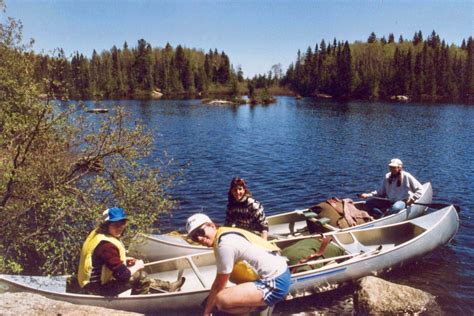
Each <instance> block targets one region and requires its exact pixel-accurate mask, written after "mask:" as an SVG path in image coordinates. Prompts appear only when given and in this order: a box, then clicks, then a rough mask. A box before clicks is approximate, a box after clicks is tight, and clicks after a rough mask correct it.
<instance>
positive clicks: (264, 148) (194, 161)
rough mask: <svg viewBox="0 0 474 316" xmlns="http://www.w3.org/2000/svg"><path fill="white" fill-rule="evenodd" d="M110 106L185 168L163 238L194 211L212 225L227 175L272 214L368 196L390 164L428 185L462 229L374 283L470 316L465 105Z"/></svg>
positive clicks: (318, 306) (324, 302)
mask: <svg viewBox="0 0 474 316" xmlns="http://www.w3.org/2000/svg"><path fill="white" fill-rule="evenodd" d="M115 105H121V106H124V107H126V108H127V109H128V110H129V111H130V112H131V113H132V116H133V118H135V119H140V120H142V121H143V123H144V124H145V125H147V126H148V127H149V128H150V129H151V130H152V131H153V133H154V135H155V147H154V152H153V155H154V157H153V158H157V157H164V155H165V154H164V153H165V152H166V153H167V155H168V156H169V157H172V158H173V159H174V161H175V163H176V164H177V165H186V164H188V166H187V167H186V169H185V170H184V174H183V177H182V178H181V181H180V182H178V183H176V186H175V187H174V188H173V189H172V192H171V193H172V195H173V196H174V198H175V199H177V200H178V201H179V203H180V205H179V208H178V209H176V210H174V211H173V213H172V215H171V216H168V217H163V218H162V219H161V222H160V223H159V225H160V227H161V228H162V229H163V230H164V231H165V230H169V229H180V230H184V223H185V220H186V218H187V217H188V216H190V215H191V214H193V213H195V212H205V213H207V214H208V215H209V216H210V217H211V218H213V219H214V220H215V221H216V222H222V221H223V220H224V217H225V209H226V203H227V190H228V185H229V183H230V180H231V179H232V177H234V176H240V177H243V178H244V179H245V180H246V181H247V184H248V186H249V189H250V191H251V192H252V193H253V195H254V197H255V198H256V199H257V200H259V201H260V202H262V203H263V205H264V207H265V212H266V214H267V215H272V214H277V213H280V212H284V211H290V210H294V209H297V208H306V207H309V206H311V205H313V204H317V203H319V202H322V201H324V200H326V199H327V198H329V197H332V196H338V197H349V198H353V199H355V198H356V194H357V193H360V192H365V191H368V190H374V189H377V188H378V187H379V185H380V184H381V181H382V177H383V175H384V174H385V173H386V172H388V170H387V163H388V161H389V160H390V159H391V158H394V157H397V158H400V159H401V160H402V161H403V162H404V166H405V170H407V171H408V172H410V173H412V174H413V175H414V176H415V177H416V178H417V179H418V180H419V181H420V182H422V183H423V182H427V181H429V182H431V183H432V185H433V191H434V196H433V202H440V203H453V204H458V205H460V206H461V209H462V211H461V213H460V217H461V227H460V230H459V232H458V234H457V235H456V236H455V238H454V240H453V241H452V242H451V243H450V244H449V245H448V246H445V247H442V248H440V249H437V250H436V251H434V252H432V253H431V254H429V255H428V256H425V257H424V258H422V259H421V260H418V261H417V262H415V263H413V264H411V265H409V266H408V267H404V268H403V269H398V270H396V271H394V272H391V273H390V274H388V275H385V276H384V278H385V279H387V280H389V281H393V282H396V283H400V284H405V285H409V286H413V287H415V288H419V289H422V290H425V291H428V292H430V293H431V294H433V295H435V296H437V300H438V302H439V303H440V306H441V308H442V309H443V311H445V312H446V313H447V314H470V315H472V314H473V312H474V307H473V305H472V303H471V300H472V298H473V297H474V233H473V231H474V224H473V223H472V221H471V218H472V216H473V213H474V162H473V157H474V147H473V146H474V107H472V106H465V105H458V104H437V105H426V104H411V103H406V104H395V103H393V104H392V103H365V102H349V103H337V102H334V101H321V100H315V99H301V100H295V99H294V98H291V97H279V98H278V99H277V102H276V103H275V104H271V105H268V106H250V105H241V106H215V105H204V104H201V101H200V100H156V101H130V100H126V101H105V102H101V103H100V105H98V106H100V107H107V108H113V107H114V106H115ZM88 106H91V107H92V106H93V105H92V104H90V103H89V104H88ZM91 115H96V114H91ZM97 115H103V114H97ZM97 117H100V116H97ZM350 297H351V291H350V290H349V291H348V290H347V289H346V290H344V289H343V290H338V291H336V292H334V293H331V294H329V295H321V296H318V297H312V298H304V299H301V300H296V301H291V302H288V303H285V304H284V305H282V304H280V305H278V306H277V308H276V309H275V314H289V313H299V312H308V311H315V310H317V311H329V312H333V313H340V312H348V313H350V312H351V311H352V305H351V304H352V303H351V298H350Z"/></svg>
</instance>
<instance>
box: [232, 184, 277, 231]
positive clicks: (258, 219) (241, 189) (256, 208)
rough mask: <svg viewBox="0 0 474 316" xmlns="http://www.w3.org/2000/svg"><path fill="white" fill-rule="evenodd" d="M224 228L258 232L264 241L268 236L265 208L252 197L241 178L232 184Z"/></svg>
mask: <svg viewBox="0 0 474 316" xmlns="http://www.w3.org/2000/svg"><path fill="white" fill-rule="evenodd" d="M224 226H232V227H239V228H243V229H246V230H249V231H252V232H258V233H259V234H260V235H261V236H262V238H263V239H267V236H268V222H267V218H266V217H265V213H264V211H263V206H262V204H261V203H260V202H258V201H257V200H255V199H254V198H253V197H252V193H250V191H249V190H248V188H247V185H246V184H245V181H244V179H241V178H239V177H235V178H233V179H232V181H231V182H230V188H229V192H228V203H227V212H226V219H225V223H224Z"/></svg>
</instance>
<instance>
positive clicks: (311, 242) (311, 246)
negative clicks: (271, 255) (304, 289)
mask: <svg viewBox="0 0 474 316" xmlns="http://www.w3.org/2000/svg"><path fill="white" fill-rule="evenodd" d="M321 244H322V240H321V239H320V238H308V239H303V240H300V241H298V242H296V243H295V244H293V245H291V246H289V247H286V248H284V249H283V250H282V251H281V254H282V255H283V256H285V257H287V258H288V260H289V261H288V266H291V265H294V264H298V263H300V262H301V260H304V259H307V258H309V257H311V256H312V255H314V254H315V253H317V252H318V251H319V249H320V248H321ZM344 254H345V253H344V250H342V249H341V248H339V247H338V246H337V245H335V244H333V243H329V244H328V245H327V246H326V249H325V250H324V252H323V254H322V255H321V256H319V257H317V258H313V259H311V260H318V259H327V258H332V257H338V256H342V255H344ZM323 265H324V263H318V264H314V265H303V266H300V267H297V268H295V269H293V270H292V272H293V273H294V272H302V271H308V270H312V269H317V268H320V267H322V266H323Z"/></svg>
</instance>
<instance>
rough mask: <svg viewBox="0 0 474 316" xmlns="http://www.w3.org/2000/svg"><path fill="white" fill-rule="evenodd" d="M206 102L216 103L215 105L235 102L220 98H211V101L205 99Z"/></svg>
mask: <svg viewBox="0 0 474 316" xmlns="http://www.w3.org/2000/svg"><path fill="white" fill-rule="evenodd" d="M203 102H204V103H207V104H214V105H225V104H231V105H232V104H234V102H232V101H227V100H219V99H216V100H211V101H208V102H206V101H203Z"/></svg>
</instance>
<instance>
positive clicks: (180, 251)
mask: <svg viewBox="0 0 474 316" xmlns="http://www.w3.org/2000/svg"><path fill="white" fill-rule="evenodd" d="M432 198H433V189H432V187H431V183H429V182H427V183H425V184H423V189H422V194H421V197H420V198H419V199H418V200H417V201H416V202H417V203H423V204H429V203H431V200H432ZM357 203H358V204H359V205H360V204H362V203H363V202H356V204H357ZM426 209H427V207H426V206H422V205H418V204H413V205H411V206H409V207H408V208H406V209H404V210H401V211H400V212H398V213H396V214H392V215H388V216H384V217H382V218H379V219H377V220H374V221H371V222H367V223H364V224H360V225H357V226H352V227H348V228H345V229H342V230H340V229H338V228H336V227H333V226H330V225H325V229H326V230H331V231H351V230H355V229H361V228H370V227H380V226H383V225H389V224H394V223H399V222H402V221H405V220H409V219H412V218H416V217H418V216H420V215H422V214H424V213H425V211H426ZM305 212H308V210H307V209H306V210H295V211H291V212H286V213H281V214H277V215H272V216H268V217H267V220H268V223H269V227H270V229H269V235H270V236H273V237H276V238H277V239H279V238H287V237H288V236H291V237H295V236H299V235H307V234H309V231H308V228H307V217H306V215H305ZM208 250H209V248H207V247H203V246H200V245H198V244H194V243H190V242H188V241H187V239H186V238H185V236H184V235H183V236H181V237H180V236H169V235H158V234H152V235H140V236H138V237H137V238H136V239H135V240H134V242H133V243H132V244H131V246H130V248H129V253H130V255H131V256H134V257H137V258H142V259H144V260H147V261H157V260H163V259H167V258H174V257H179V256H186V255H193V254H198V253H202V252H205V251H208Z"/></svg>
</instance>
